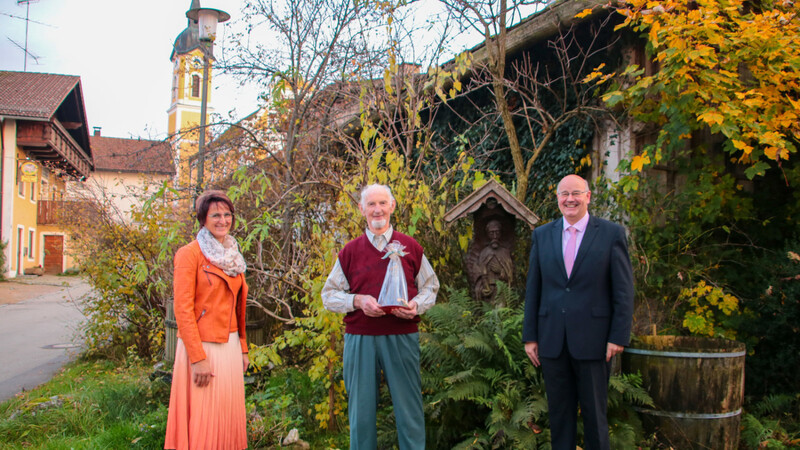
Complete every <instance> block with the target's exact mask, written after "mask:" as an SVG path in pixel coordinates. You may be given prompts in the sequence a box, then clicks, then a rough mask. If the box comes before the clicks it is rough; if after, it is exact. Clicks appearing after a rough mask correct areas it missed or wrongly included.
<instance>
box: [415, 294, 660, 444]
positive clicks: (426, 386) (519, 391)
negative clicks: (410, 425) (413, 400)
mask: <svg viewBox="0 0 800 450" xmlns="http://www.w3.org/2000/svg"><path fill="white" fill-rule="evenodd" d="M447 297H448V298H447V301H444V302H440V303H438V304H437V305H436V306H434V307H433V308H431V310H430V311H428V312H427V313H426V314H425V316H423V317H424V318H425V319H424V323H425V332H424V333H423V334H422V339H421V341H422V347H421V359H422V381H423V391H424V392H423V394H424V397H425V407H426V411H425V416H426V419H427V421H428V423H427V439H428V445H430V446H431V448H465V449H466V448H470V449H472V448H531V449H532V448H539V446H542V445H544V446H546V445H548V443H549V440H550V439H549V438H550V430H549V422H548V418H547V401H546V398H545V390H544V382H543V379H542V374H541V370H539V369H537V368H535V367H534V366H533V364H531V363H530V360H529V359H528V356H527V354H526V353H525V350H524V346H523V343H522V321H523V305H522V301H521V299H520V296H519V295H517V294H516V293H514V292H513V291H511V290H510V289H508V287H506V286H505V285H502V283H501V284H500V286H499V288H498V299H499V303H501V304H505V305H507V306H505V307H494V306H493V305H490V304H487V303H485V302H477V301H474V300H472V299H471V298H470V297H469V294H468V293H467V292H466V291H463V290H452V289H450V290H448V292H447ZM609 386H610V387H609V428H610V434H611V441H612V445H613V446H615V448H633V447H635V445H634V444H636V443H637V442H640V441H641V440H642V439H643V438H642V427H641V423H640V421H639V419H638V417H637V415H636V413H635V412H634V411H633V409H632V406H633V405H647V404H651V402H652V401H651V399H650V398H649V396H648V395H647V393H646V392H645V391H644V390H643V389H642V388H641V377H639V376H638V375H622V376H614V377H612V379H611V382H610V385H609Z"/></svg>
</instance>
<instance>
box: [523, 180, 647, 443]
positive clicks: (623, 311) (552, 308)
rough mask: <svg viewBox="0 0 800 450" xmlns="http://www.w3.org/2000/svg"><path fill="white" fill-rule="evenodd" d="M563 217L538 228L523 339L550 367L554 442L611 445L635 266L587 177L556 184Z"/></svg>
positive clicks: (538, 360) (540, 362)
mask: <svg viewBox="0 0 800 450" xmlns="http://www.w3.org/2000/svg"><path fill="white" fill-rule="evenodd" d="M556 192H557V197H558V208H559V210H561V214H563V216H564V217H563V218H562V219H558V220H555V221H553V222H550V223H548V224H547V225H544V226H542V227H538V228H536V229H535V230H534V232H533V235H532V243H531V253H530V262H529V264H530V267H529V269H528V282H527V287H526V290H525V321H524V324H523V331H522V340H523V342H524V343H525V352H526V353H527V354H528V357H529V358H530V359H531V362H532V363H533V365H534V366H537V367H539V366H540V365H541V367H542V372H543V375H544V382H545V390H546V392H547V404H548V408H549V415H550V431H551V441H552V448H553V449H554V450H566V449H569V450H574V449H575V447H576V445H577V436H576V435H577V409H578V404H579V403H580V407H581V414H582V416H583V425H584V448H586V449H592V450H595V449H608V448H609V438H608V420H607V418H606V409H607V404H608V378H609V374H610V367H611V366H610V361H611V357H612V356H614V355H616V354H619V353H621V352H622V351H623V349H624V348H625V346H626V345H628V343H629V341H630V331H631V321H632V315H633V273H632V270H631V261H630V257H629V256H628V241H627V238H626V237H625V229H624V228H623V227H622V226H621V225H618V224H615V223H612V222H609V221H607V220H603V219H599V218H596V217H593V216H590V215H589V213H588V206H589V201H590V199H591V194H592V193H591V191H589V184H588V183H587V182H586V180H584V179H583V178H581V177H579V176H577V175H568V176H566V177H564V178H563V179H562V180H561V182H559V183H558V189H557V190H556Z"/></svg>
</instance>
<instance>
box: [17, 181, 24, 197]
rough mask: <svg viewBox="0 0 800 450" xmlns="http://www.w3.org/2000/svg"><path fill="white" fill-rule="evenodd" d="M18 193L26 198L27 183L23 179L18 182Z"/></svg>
mask: <svg viewBox="0 0 800 450" xmlns="http://www.w3.org/2000/svg"><path fill="white" fill-rule="evenodd" d="M17 194H19V196H20V197H22V198H25V183H23V182H22V181H18V182H17Z"/></svg>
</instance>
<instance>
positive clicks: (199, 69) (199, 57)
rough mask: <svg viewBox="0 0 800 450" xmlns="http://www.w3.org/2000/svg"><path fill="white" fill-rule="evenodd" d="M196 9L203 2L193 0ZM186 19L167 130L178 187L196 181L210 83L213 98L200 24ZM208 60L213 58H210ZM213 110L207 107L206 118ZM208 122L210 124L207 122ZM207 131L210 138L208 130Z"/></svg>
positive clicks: (177, 47)
mask: <svg viewBox="0 0 800 450" xmlns="http://www.w3.org/2000/svg"><path fill="white" fill-rule="evenodd" d="M197 8H200V1H199V0H192V4H191V6H190V8H189V9H190V10H191V9H197ZM187 20H188V23H187V25H186V29H184V30H183V31H182V32H181V33H180V34H179V35H178V37H177V38H176V39H175V43H174V44H173V46H172V54H171V55H170V61H172V93H171V100H170V107H169V109H168V110H167V115H168V127H167V129H168V132H169V136H170V139H171V140H172V142H173V148H175V159H176V161H175V167H176V169H177V170H176V175H175V178H176V184H177V187H179V188H185V187H189V186H191V185H193V184H194V183H196V181H197V178H196V176H197V168H196V165H195V164H194V160H195V156H196V155H197V149H198V137H199V126H200V110H201V107H202V97H201V96H202V92H203V83H207V85H206V88H207V90H206V92H207V96H208V97H207V103H209V102H210V99H211V71H209V72H208V79H207V80H206V79H204V78H203V52H204V51H208V50H206V49H207V47H206V46H205V45H204V44H203V42H201V41H200V39H199V32H198V24H197V21H195V20H192V19H187ZM209 58H212V59H213V57H212V56H211V55H209ZM213 111H214V110H213V108H211V107H210V106H207V108H206V119H208V117H207V116H208V115H209V114H210V113H212V112H213ZM206 123H209V121H208V120H206ZM205 131H206V137H208V136H209V133H208V128H206V130H205ZM206 141H208V139H206Z"/></svg>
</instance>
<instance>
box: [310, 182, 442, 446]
mask: <svg viewBox="0 0 800 450" xmlns="http://www.w3.org/2000/svg"><path fill="white" fill-rule="evenodd" d="M395 206H396V205H395V200H394V197H393V196H392V192H391V190H390V189H389V187H388V186H384V185H377V184H373V185H369V186H367V187H365V188H364V189H363V190H362V191H361V202H360V203H359V209H360V210H361V214H362V215H363V216H364V218H366V219H367V229H366V231H365V233H364V234H362V235H361V236H359V237H358V238H356V239H354V240H352V241H350V242H348V243H347V245H345V247H344V248H343V249H342V250H341V251H340V252H339V257H338V259H337V261H336V264H335V265H334V267H333V270H332V271H331V273H330V275H329V276H328V279H327V281H326V282H325V287H323V288H322V303H323V304H324V305H325V308H326V309H327V310H329V311H333V312H338V313H343V314H346V315H345V317H344V322H345V337H344V383H345V388H346V389H347V396H348V415H349V419H350V448H351V449H360V450H374V449H375V448H377V446H378V444H377V428H376V427H377V419H376V413H377V405H378V388H379V383H380V380H381V373H382V374H383V377H384V378H385V379H386V383H387V384H388V386H389V392H390V394H391V396H392V405H393V407H394V414H395V418H396V422H397V436H398V440H399V447H400V449H401V450H406V449H408V450H411V449H419V450H422V449H424V448H425V417H424V413H423V410H422V381H421V379H420V371H419V334H418V329H417V323H418V322H419V320H420V318H419V315H420V314H422V313H423V312H425V311H427V310H428V309H429V308H430V307H431V306H433V305H434V303H435V302H436V293H437V292H438V291H439V280H438V279H437V278H436V274H435V273H434V272H433V268H432V267H431V265H430V263H429V262H428V259H427V258H426V257H425V255H424V254H423V252H422V246H420V245H419V244H418V243H417V241H415V240H414V239H413V238H411V237H410V236H406V235H405V234H402V233H399V232H397V231H395V230H394V229H393V228H392V225H391V223H390V221H389V219H390V218H391V215H392V213H393V212H394V209H395ZM395 241H397V242H399V243H400V244H401V245H403V246H404V247H405V248H404V252H405V255H404V256H402V257H401V258H400V261H401V263H402V270H403V273H404V275H405V279H406V283H407V288H408V297H409V299H410V300H408V299H403V300H408V307H407V308H406V307H402V308H394V309H389V308H382V307H381V306H380V305H379V304H378V300H377V299H378V297H379V294H380V292H381V287H382V285H383V280H384V277H385V275H386V269H387V267H388V265H389V260H390V259H389V258H384V255H385V253H384V248H385V247H386V245H387V244H389V243H394V242H395Z"/></svg>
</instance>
